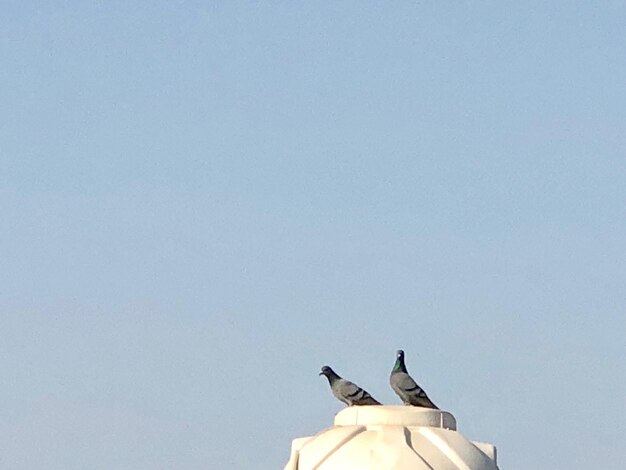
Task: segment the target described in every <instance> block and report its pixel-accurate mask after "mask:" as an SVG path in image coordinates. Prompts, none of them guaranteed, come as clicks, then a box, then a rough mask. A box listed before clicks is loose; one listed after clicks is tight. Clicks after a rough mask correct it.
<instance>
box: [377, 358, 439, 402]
mask: <svg viewBox="0 0 626 470" xmlns="http://www.w3.org/2000/svg"><path fill="white" fill-rule="evenodd" d="M389 383H390V384H391V388H392V389H393V391H394V392H396V394H397V395H398V396H399V397H400V399H401V400H402V401H403V402H404V404H405V405H413V406H422V407H424V408H434V409H435V410H438V409H439V408H438V407H437V405H435V404H434V403H433V402H432V401H430V398H428V395H426V392H424V390H423V389H422V388H421V387H420V386H419V385H417V384H416V383H415V380H413V378H412V377H411V376H410V375H409V374H408V372H407V371H406V366H405V365H404V351H403V350H402V349H400V350H399V351H398V352H397V355H396V363H395V364H394V366H393V370H392V371H391V375H390V377H389Z"/></svg>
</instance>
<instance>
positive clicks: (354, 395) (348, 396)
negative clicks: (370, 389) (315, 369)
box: [319, 366, 381, 406]
mask: <svg viewBox="0 0 626 470" xmlns="http://www.w3.org/2000/svg"><path fill="white" fill-rule="evenodd" d="M319 375H324V376H326V378H327V379H328V383H329V384H330V390H331V392H333V395H334V396H335V398H337V399H338V400H339V401H342V402H344V403H345V404H346V405H348V406H362V405H380V404H381V403H380V402H379V401H378V400H375V399H374V398H372V396H371V395H370V394H369V393H367V392H366V391H365V390H363V389H362V388H361V387H359V386H358V385H356V384H353V383H352V382H350V381H349V380H346V379H343V378H341V377H340V376H339V375H338V374H337V373H336V372H335V371H334V370H332V369H331V368H330V367H329V366H324V367H322V371H321V372H320V373H319Z"/></svg>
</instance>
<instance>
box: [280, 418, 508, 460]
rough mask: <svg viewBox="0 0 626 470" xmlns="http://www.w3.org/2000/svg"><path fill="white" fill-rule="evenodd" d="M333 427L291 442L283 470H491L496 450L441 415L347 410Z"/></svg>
mask: <svg viewBox="0 0 626 470" xmlns="http://www.w3.org/2000/svg"><path fill="white" fill-rule="evenodd" d="M334 424H335V425H334V426H333V427H331V428H328V429H326V430H324V431H322V432H320V433H319V434H317V435H316V436H312V437H304V438H300V439H295V440H294V441H293V443H292V446H291V457H290V459H289V462H288V463H287V465H286V466H285V470H314V469H315V470H352V469H359V470H364V469H368V470H383V469H385V470H391V469H394V470H405V469H407V470H408V469H411V470H421V469H424V470H497V469H498V466H497V464H496V449H495V447H494V446H493V445H491V444H486V443H478V442H471V441H469V440H468V439H466V438H465V437H464V436H463V435H462V434H460V433H459V432H457V431H456V420H455V419H454V416H452V415H451V414H450V413H448V412H446V411H439V410H432V409H427V408H420V407H413V406H351V407H348V408H345V409H343V410H342V411H340V412H339V413H337V415H336V416H335V423H334Z"/></svg>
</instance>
